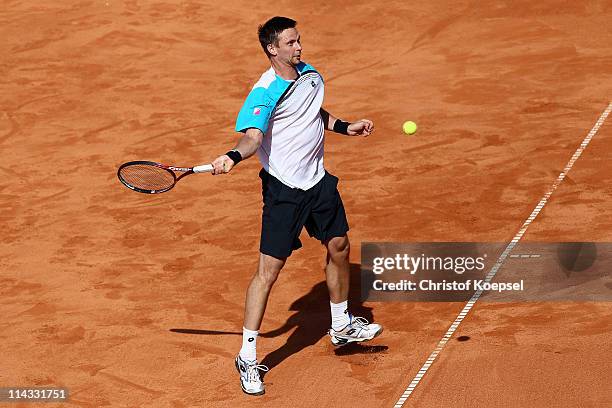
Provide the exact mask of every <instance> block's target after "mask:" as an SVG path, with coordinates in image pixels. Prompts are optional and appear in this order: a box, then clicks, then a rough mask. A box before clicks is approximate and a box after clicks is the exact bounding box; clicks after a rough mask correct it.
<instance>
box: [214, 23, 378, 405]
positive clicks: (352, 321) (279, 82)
mask: <svg viewBox="0 0 612 408" xmlns="http://www.w3.org/2000/svg"><path fill="white" fill-rule="evenodd" d="M295 27H296V22H295V21H294V20H291V19H289V18H286V17H273V18H272V19H270V20H268V21H267V22H266V23H265V24H263V25H262V26H260V27H259V31H258V34H259V41H260V43H261V46H262V48H263V50H264V52H265V53H266V55H267V57H268V58H269V60H270V65H271V68H270V69H268V70H267V71H266V72H264V74H263V75H262V76H261V78H260V79H259V81H258V82H257V83H256V84H255V86H254V87H253V89H252V90H251V92H250V93H249V95H248V97H247V98H246V101H245V102H244V105H243V107H242V109H241V110H240V113H239V114H238V119H237V121H236V131H238V132H242V133H244V135H243V136H242V137H241V138H240V140H239V141H238V144H237V145H236V147H235V148H234V149H233V150H231V151H229V152H228V153H227V154H224V155H222V156H219V157H218V158H217V159H215V160H214V161H213V163H212V165H213V167H214V171H213V174H223V173H229V172H230V171H231V170H232V168H233V167H234V166H235V165H236V164H238V162H240V161H241V160H243V159H246V158H248V157H251V156H252V155H253V154H255V153H257V156H258V157H259V160H260V162H261V165H262V167H263V169H262V170H261V171H260V173H259V177H260V178H261V180H262V194H263V202H264V207H263V216H262V228H261V243H260V255H259V266H258V268H257V272H256V273H255V275H254V276H253V278H252V280H251V283H250V285H249V288H248V290H247V294H246V305H245V313H244V328H243V339H242V348H241V349H240V353H239V354H238V356H237V357H236V368H237V369H238V372H239V373H240V382H241V386H242V390H243V391H244V392H245V393H247V394H251V395H261V394H263V393H264V392H265V390H264V385H263V382H262V381H261V378H260V375H259V370H264V371H267V367H265V366H263V365H259V364H258V363H257V357H256V348H255V347H256V340H257V335H258V330H259V327H260V325H261V321H262V319H263V315H264V312H265V309H266V304H267V301H268V295H269V293H270V290H271V288H272V285H273V284H274V282H275V281H276V279H277V277H278V274H279V272H280V271H281V269H282V268H283V266H284V265H285V262H286V260H287V258H288V257H289V256H290V255H291V252H292V251H293V250H295V249H298V248H300V247H301V246H302V244H301V242H300V240H299V235H300V232H301V230H302V227H304V226H305V227H306V230H307V231H308V233H309V234H310V236H314V237H315V238H317V239H318V240H320V241H321V243H322V244H323V245H325V247H326V248H327V265H326V268H325V274H326V280H327V287H328V289H329V296H330V305H331V322H332V324H331V326H332V327H331V328H330V329H329V336H330V338H331V342H332V344H334V345H335V346H341V345H345V344H348V343H351V342H356V341H365V340H371V339H373V338H374V337H376V336H378V335H379V334H380V333H381V332H382V326H380V325H378V324H374V323H368V322H367V320H365V319H363V318H361V317H354V316H352V315H351V314H350V313H349V312H348V292H349V240H348V237H347V232H348V230H349V227H348V222H347V220H346V215H345V212H344V206H343V204H342V199H341V198H340V194H339V192H338V189H337V184H338V179H337V178H336V177H334V176H333V175H331V174H329V173H327V172H326V171H325V168H324V166H323V144H324V131H325V130H326V129H327V130H333V131H334V132H337V133H341V134H344V135H348V136H368V135H370V134H371V133H372V131H373V130H374V124H373V123H372V121H370V120H367V119H362V120H359V121H357V122H353V123H347V122H343V121H341V120H339V119H337V118H336V117H334V116H333V115H331V114H330V113H328V112H326V111H325V110H324V109H323V108H322V107H321V106H322V103H323V94H324V83H323V79H322V77H321V75H320V74H319V73H318V72H317V71H316V70H315V69H314V68H313V67H312V66H310V65H308V64H306V63H304V62H303V61H302V58H301V54H302V46H301V45H300V35H299V33H298V31H297V30H296V28H295Z"/></svg>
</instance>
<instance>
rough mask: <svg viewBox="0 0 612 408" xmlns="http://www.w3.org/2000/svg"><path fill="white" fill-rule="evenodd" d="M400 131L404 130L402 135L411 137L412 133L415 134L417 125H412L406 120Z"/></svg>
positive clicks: (412, 123)
mask: <svg viewBox="0 0 612 408" xmlns="http://www.w3.org/2000/svg"><path fill="white" fill-rule="evenodd" d="M402 129H404V133H405V134H407V135H411V134H413V133H414V132H416V130H417V125H416V123H414V122H413V121H411V120H407V121H406V122H404V124H403V125H402Z"/></svg>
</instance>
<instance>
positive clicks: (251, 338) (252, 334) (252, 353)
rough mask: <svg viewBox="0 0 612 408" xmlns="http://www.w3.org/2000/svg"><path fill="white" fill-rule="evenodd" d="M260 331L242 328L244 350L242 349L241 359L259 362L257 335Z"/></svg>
mask: <svg viewBox="0 0 612 408" xmlns="http://www.w3.org/2000/svg"><path fill="white" fill-rule="evenodd" d="M258 334H259V332H258V331H253V330H249V329H247V328H246V327H243V328H242V348H241V349H240V358H242V359H243V360H245V361H256V360H257V335H258Z"/></svg>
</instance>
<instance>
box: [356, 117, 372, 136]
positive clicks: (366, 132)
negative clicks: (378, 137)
mask: <svg viewBox="0 0 612 408" xmlns="http://www.w3.org/2000/svg"><path fill="white" fill-rule="evenodd" d="M359 122H361V123H362V124H363V129H362V131H361V135H362V136H365V137H368V136H370V135H371V134H372V132H374V122H372V121H371V120H370V119H361V120H360V121H359Z"/></svg>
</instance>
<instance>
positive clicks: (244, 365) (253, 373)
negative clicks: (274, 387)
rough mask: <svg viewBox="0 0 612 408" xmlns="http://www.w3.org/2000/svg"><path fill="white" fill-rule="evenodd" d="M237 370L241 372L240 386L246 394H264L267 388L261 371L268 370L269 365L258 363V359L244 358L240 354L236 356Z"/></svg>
mask: <svg viewBox="0 0 612 408" xmlns="http://www.w3.org/2000/svg"><path fill="white" fill-rule="evenodd" d="M236 370H238V373H239V374H240V387H242V391H244V393H245V394H249V395H263V394H265V392H266V390H265V388H264V383H263V381H261V377H260V376H259V371H268V367H266V366H265V365H262V364H257V361H248V360H243V359H242V358H241V357H240V355H238V356H237V357H236Z"/></svg>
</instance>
